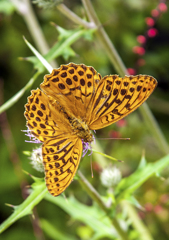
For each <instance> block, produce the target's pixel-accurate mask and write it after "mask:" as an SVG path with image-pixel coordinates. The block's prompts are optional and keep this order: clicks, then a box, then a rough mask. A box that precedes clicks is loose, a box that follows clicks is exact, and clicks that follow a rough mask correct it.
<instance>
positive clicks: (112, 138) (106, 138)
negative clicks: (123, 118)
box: [96, 138, 130, 140]
mask: <svg viewBox="0 0 169 240" xmlns="http://www.w3.org/2000/svg"><path fill="white" fill-rule="evenodd" d="M96 139H99V140H110V139H111V140H130V138H96Z"/></svg>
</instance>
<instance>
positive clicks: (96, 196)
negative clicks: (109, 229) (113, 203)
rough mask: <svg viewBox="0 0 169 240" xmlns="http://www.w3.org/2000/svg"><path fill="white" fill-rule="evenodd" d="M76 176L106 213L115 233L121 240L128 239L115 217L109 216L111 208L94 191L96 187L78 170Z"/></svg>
mask: <svg viewBox="0 0 169 240" xmlns="http://www.w3.org/2000/svg"><path fill="white" fill-rule="evenodd" d="M78 176H79V177H80V179H79V182H80V184H81V185H82V187H83V188H84V189H85V190H86V192H87V193H88V194H89V195H90V197H91V198H92V199H93V200H94V201H95V202H97V204H98V205H99V207H100V208H101V209H102V210H103V211H104V212H105V213H106V215H107V216H108V217H109V218H110V221H111V222H112V224H113V226H114V228H115V229H116V231H117V233H118V234H119V236H120V237H121V239H122V240H129V238H128V236H127V233H126V232H125V231H124V230H123V229H122V228H121V226H120V225H119V223H118V221H117V220H116V219H115V218H111V217H110V215H111V209H109V208H108V207H107V206H106V205H105V204H104V202H103V200H102V199H101V197H100V195H99V193H98V192H97V191H96V189H95V188H94V187H93V186H92V185H91V184H90V183H89V182H88V181H87V179H86V178H85V177H84V175H83V174H82V173H81V172H80V170H78Z"/></svg>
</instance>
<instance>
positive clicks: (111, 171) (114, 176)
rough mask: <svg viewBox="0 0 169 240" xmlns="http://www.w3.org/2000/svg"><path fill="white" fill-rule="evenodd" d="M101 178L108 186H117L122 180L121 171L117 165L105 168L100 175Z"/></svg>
mask: <svg viewBox="0 0 169 240" xmlns="http://www.w3.org/2000/svg"><path fill="white" fill-rule="evenodd" d="M100 180H101V182H102V184H103V185H104V186H105V187H107V188H110V187H115V186H116V185H117V184H118V183H119V182H120V181H121V172H120V170H119V169H118V168H116V167H109V168H105V169H104V170H103V171H102V173H101V175H100Z"/></svg>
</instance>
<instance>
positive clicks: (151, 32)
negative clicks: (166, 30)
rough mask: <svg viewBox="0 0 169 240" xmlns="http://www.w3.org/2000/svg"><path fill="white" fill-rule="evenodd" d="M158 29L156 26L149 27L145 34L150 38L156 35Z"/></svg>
mask: <svg viewBox="0 0 169 240" xmlns="http://www.w3.org/2000/svg"><path fill="white" fill-rule="evenodd" d="M157 33H158V31H157V29H156V28H150V29H149V30H148V31H147V35H148V36H149V37H151V38H153V37H155V36H156V35H157Z"/></svg>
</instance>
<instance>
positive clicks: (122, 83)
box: [88, 75, 157, 130]
mask: <svg viewBox="0 0 169 240" xmlns="http://www.w3.org/2000/svg"><path fill="white" fill-rule="evenodd" d="M156 85H157V81H156V79H154V78H153V77H151V76H147V75H137V76H125V77H124V78H120V77H118V76H117V75H110V76H105V77H104V78H103V79H102V80H101V81H100V83H99V86H98V87H97V90H96V93H95V96H94V100H93V104H92V107H91V113H92V114H91V117H90V119H89V123H88V125H89V128H90V129H91V130H97V129H100V128H104V127H106V126H109V125H110V124H112V123H114V122H116V121H118V120H120V119H122V118H123V117H125V116H127V115H128V114H129V113H131V112H133V111H134V110H136V109H137V108H138V107H139V106H140V105H141V104H142V103H143V102H144V101H145V100H146V99H147V98H148V97H149V96H150V94H151V93H152V92H153V90H154V89H155V87H156Z"/></svg>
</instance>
